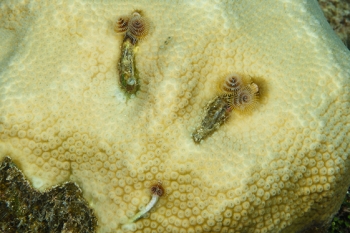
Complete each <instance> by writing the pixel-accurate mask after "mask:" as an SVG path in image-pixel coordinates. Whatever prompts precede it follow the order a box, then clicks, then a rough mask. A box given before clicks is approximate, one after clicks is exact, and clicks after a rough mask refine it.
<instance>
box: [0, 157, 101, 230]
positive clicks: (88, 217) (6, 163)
mask: <svg viewBox="0 0 350 233" xmlns="http://www.w3.org/2000/svg"><path fill="white" fill-rule="evenodd" d="M96 226H97V220H96V217H95V216H94V213H93V211H92V209H90V208H89V205H88V203H87V202H86V201H85V200H84V199H83V197H82V191H81V189H80V188H79V187H78V186H77V185H76V184H75V183H73V182H67V183H64V184H62V185H59V186H55V187H53V188H52V189H50V190H48V191H45V192H39V191H36V190H34V189H33V188H32V187H31V185H30V184H29V182H28V181H27V180H26V179H25V177H24V175H23V174H22V172H21V171H20V170H19V169H18V168H17V167H16V165H15V164H14V163H13V162H12V160H11V159H10V158H9V157H5V159H4V160H3V161H2V163H1V164H0V232H6V233H12V232H38V233H41V232H52V233H54V232H71V233H73V232H79V233H84V232H95V229H96Z"/></svg>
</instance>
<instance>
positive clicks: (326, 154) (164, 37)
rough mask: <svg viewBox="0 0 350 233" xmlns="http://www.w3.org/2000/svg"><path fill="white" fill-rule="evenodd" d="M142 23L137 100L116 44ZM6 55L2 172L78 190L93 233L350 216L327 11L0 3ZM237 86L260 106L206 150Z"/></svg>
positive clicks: (342, 77)
mask: <svg viewBox="0 0 350 233" xmlns="http://www.w3.org/2000/svg"><path fill="white" fill-rule="evenodd" d="M134 12H140V14H141V15H142V16H145V17H147V19H148V20H149V23H150V29H149V32H148V35H147V36H146V37H145V38H143V39H142V41H140V42H139V43H135V45H134V48H133V49H134V50H133V51H134V52H135V56H134V62H135V63H134V68H135V72H137V75H138V81H139V82H140V85H139V89H138V90H137V92H136V93H133V94H132V95H131V96H130V97H128V96H126V94H125V91H124V90H123V89H122V87H121V85H120V83H119V80H120V77H119V70H118V62H119V61H120V59H121V57H122V56H123V54H121V45H122V43H123V39H124V36H123V35H120V33H117V32H116V31H115V30H114V28H115V25H116V23H117V22H118V19H120V17H121V16H124V15H132V14H133V13H134ZM0 41H1V43H0V159H1V160H2V159H3V158H4V157H5V156H10V157H11V158H12V160H13V161H14V162H15V163H16V164H17V165H18V167H19V168H20V169H21V170H22V171H23V173H24V174H25V176H26V177H27V178H28V180H29V181H30V182H31V184H32V185H33V186H34V187H35V188H36V189H38V190H41V191H42V190H45V189H48V188H50V187H52V186H53V185H56V184H61V183H63V182H65V181H73V182H76V184H77V185H79V187H80V188H81V189H82V191H83V195H84V197H85V199H86V200H87V201H88V203H89V204H90V206H91V208H93V210H94V212H95V214H96V217H97V219H98V229H97V232H237V233H240V232H242V233H243V232H255V233H263V232H272V233H275V232H276V233H277V232H288V233H289V232H302V231H303V230H305V229H308V228H310V227H311V226H321V225H322V224H323V223H324V222H327V221H328V220H329V218H330V217H331V215H332V214H333V213H335V212H336V211H337V209H338V208H339V206H340V204H341V202H342V200H343V196H344V195H345V192H346V189H347V187H348V186H349V183H350V172H349V167H350V164H349V158H348V155H349V153H350V142H349V137H350V135H349V134H350V133H349V132H350V124H349V122H350V97H349V92H350V63H349V60H350V53H349V51H348V50H347V49H346V47H345V46H344V45H343V44H342V42H341V41H340V39H339V38H338V37H337V36H336V35H335V34H334V32H333V31H332V30H331V27H330V26H329V25H328V23H327V21H326V19H325V18H324V16H323V14H322V12H321V10H320V8H319V6H318V5H317V1H313V0H307V1H305V0H293V1H292V0H264V1H260V0H244V1H243V0H216V1H215V0H210V1H209V0H197V1H195V0H174V1H165V0H164V1H156V0H140V1H131V0H130V1H127V0H113V1H112V0H100V1H90V0H77V1H65V0H53V1H44V0H37V1H34V0H33V1H31V0H3V1H1V2H0ZM230 73H237V74H240V75H242V76H244V77H249V78H251V80H252V82H254V83H255V84H256V85H257V86H258V88H259V89H258V90H259V94H260V96H259V102H258V104H257V105H256V108H254V111H251V112H250V113H249V114H241V113H240V112H239V111H235V110H233V111H232V113H231V115H230V117H229V118H228V119H227V120H225V122H224V123H223V124H222V125H221V126H220V127H219V128H217V129H216V130H215V131H214V132H213V133H212V134H211V135H209V136H208V137H206V138H205V139H203V140H201V141H200V142H199V143H195V142H194V141H193V139H192V136H191V135H192V133H193V132H194V130H195V129H196V127H198V125H200V124H201V121H202V119H203V117H204V115H205V108H206V105H207V103H209V102H210V101H211V100H213V99H214V98H215V97H216V96H217V94H218V93H217V85H218V82H220V80H222V77H225V75H227V74H230ZM255 84H254V85H255ZM155 182H161V184H162V187H163V188H164V195H162V196H159V195H158V196H157V195H155V194H152V193H150V187H152V184H154V183H155ZM146 207H147V208H146ZM145 210H147V213H145V214H144V212H146V211H145ZM148 210H149V211H148ZM138 213H140V214H138ZM137 214H138V215H137ZM134 216H139V217H137V218H135V217H134ZM134 219H137V221H136V220H135V221H134ZM126 225H127V227H125V226H126Z"/></svg>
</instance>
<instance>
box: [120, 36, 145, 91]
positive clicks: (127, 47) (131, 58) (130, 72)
mask: <svg viewBox="0 0 350 233" xmlns="http://www.w3.org/2000/svg"><path fill="white" fill-rule="evenodd" d="M134 49H135V45H133V43H132V41H131V38H129V37H127V36H126V37H125V38H124V40H123V44H122V51H121V57H120V61H119V79H120V80H119V81H120V86H121V88H122V89H123V90H124V91H125V92H126V93H128V94H130V95H132V94H135V93H136V92H137V91H138V89H139V87H140V84H139V79H138V77H137V72H136V68H135V53H134Z"/></svg>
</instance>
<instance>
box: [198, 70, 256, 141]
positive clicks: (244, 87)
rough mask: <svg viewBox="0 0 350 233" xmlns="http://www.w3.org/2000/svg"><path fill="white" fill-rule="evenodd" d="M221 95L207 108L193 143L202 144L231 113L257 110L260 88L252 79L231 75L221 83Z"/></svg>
mask: <svg viewBox="0 0 350 233" xmlns="http://www.w3.org/2000/svg"><path fill="white" fill-rule="evenodd" d="M219 87H220V93H219V94H218V96H217V97H215V98H214V100H212V101H210V102H209V104H208V105H207V106H206V109H205V111H206V113H205V116H204V118H203V120H202V122H201V124H200V126H199V127H197V128H196V129H195V131H194V132H193V133H192V138H193V141H194V142H196V143H199V142H201V141H202V140H203V139H205V138H206V137H208V136H209V135H210V134H212V133H213V132H214V131H215V130H217V129H219V127H220V126H221V125H222V124H223V123H225V121H226V120H227V119H228V118H229V117H230V115H231V112H232V111H233V110H236V111H238V112H243V113H244V112H251V111H252V110H253V109H255V108H256V106H257V104H258V97H259V87H258V85H257V84H256V83H254V82H252V81H251V79H250V78H242V77H241V76H240V75H238V74H235V73H231V74H229V75H227V76H226V77H225V78H224V80H223V82H220V85H219Z"/></svg>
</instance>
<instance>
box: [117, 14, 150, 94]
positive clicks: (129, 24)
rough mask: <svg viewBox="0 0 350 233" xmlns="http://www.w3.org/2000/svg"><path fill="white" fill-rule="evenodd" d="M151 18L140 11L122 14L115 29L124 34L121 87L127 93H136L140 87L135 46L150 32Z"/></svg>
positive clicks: (120, 70) (120, 73)
mask: <svg viewBox="0 0 350 233" xmlns="http://www.w3.org/2000/svg"><path fill="white" fill-rule="evenodd" d="M149 28H150V23H149V20H148V19H147V18H145V17H143V16H141V14H140V12H133V13H132V14H131V15H123V16H120V17H119V19H118V20H117V22H116V24H115V27H114V31H115V32H117V33H119V34H123V35H124V39H123V43H122V46H121V55H120V60H119V63H118V71H119V81H120V87H121V88H122V89H123V90H124V91H125V93H126V94H127V95H132V94H135V93H136V92H137V91H138V90H139V89H140V81H139V76H138V72H137V69H136V63H135V47H136V45H137V43H138V42H139V41H140V40H142V39H143V38H145V37H146V36H147V34H148V32H149Z"/></svg>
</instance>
